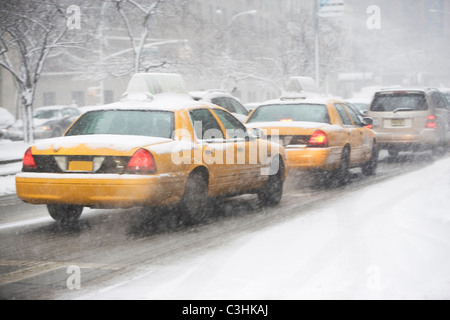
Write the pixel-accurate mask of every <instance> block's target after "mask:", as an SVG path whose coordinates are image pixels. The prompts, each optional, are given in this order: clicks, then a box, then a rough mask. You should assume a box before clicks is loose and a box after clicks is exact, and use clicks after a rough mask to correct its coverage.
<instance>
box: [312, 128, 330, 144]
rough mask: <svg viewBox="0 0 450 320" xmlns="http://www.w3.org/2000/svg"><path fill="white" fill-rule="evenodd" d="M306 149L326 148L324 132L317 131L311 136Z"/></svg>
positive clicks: (326, 139)
mask: <svg viewBox="0 0 450 320" xmlns="http://www.w3.org/2000/svg"><path fill="white" fill-rule="evenodd" d="M308 147H328V137H327V135H326V133H325V132H323V131H320V130H317V131H316V132H314V134H313V135H312V136H311V138H310V139H309V142H308Z"/></svg>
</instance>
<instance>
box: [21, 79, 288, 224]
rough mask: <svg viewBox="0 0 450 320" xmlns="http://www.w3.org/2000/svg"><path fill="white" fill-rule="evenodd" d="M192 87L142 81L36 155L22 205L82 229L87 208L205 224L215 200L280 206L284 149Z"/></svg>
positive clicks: (29, 163) (27, 161) (37, 148)
mask: <svg viewBox="0 0 450 320" xmlns="http://www.w3.org/2000/svg"><path fill="white" fill-rule="evenodd" d="M183 83H184V81H183V79H182V78H181V77H179V76H178V75H175V74H157V75H155V76H154V75H152V74H136V75H134V76H133V78H132V79H131V81H130V83H129V86H128V90H127V92H126V94H124V96H123V99H122V101H120V102H116V103H112V104H109V105H105V106H103V107H99V108H96V109H95V110H90V111H87V112H85V113H84V114H83V115H82V116H81V117H80V118H78V120H77V121H75V123H73V124H72V126H71V127H70V128H69V129H68V130H67V132H66V133H65V135H64V136H63V137H59V138H53V139H47V140H42V141H39V142H38V143H36V144H35V145H33V146H32V147H30V148H29V149H28V150H27V151H26V153H25V156H24V158H23V172H21V173H19V174H17V176H16V189H17V195H18V196H19V198H20V199H22V200H23V201H25V202H28V203H31V204H45V205H47V208H48V211H49V213H50V215H51V216H52V217H53V218H54V219H55V220H57V221H60V222H68V221H73V220H76V219H78V218H79V217H80V215H81V213H82V211H83V208H84V207H95V208H126V207H135V206H150V207H159V206H168V205H173V204H179V205H180V206H181V207H182V209H183V210H181V212H183V213H184V215H185V216H186V217H188V218H189V219H190V220H192V221H195V222H198V221H201V220H202V219H203V218H204V216H205V214H206V211H207V203H208V200H209V199H211V198H215V197H223V196H236V195H239V194H244V193H256V194H257V195H258V197H259V199H260V200H261V202H262V203H263V204H266V205H275V204H278V202H279V201H280V200H281V197H282V192H283V183H284V180H285V177H286V170H285V165H284V164H285V161H286V159H285V152H284V149H283V148H282V147H281V146H280V145H279V144H276V143H271V142H269V141H267V140H264V139H258V138H257V137H253V136H252V135H251V134H250V133H249V132H248V131H247V129H246V127H245V126H244V125H243V124H242V123H241V122H240V121H238V120H237V119H236V118H235V117H234V116H233V115H232V114H231V113H229V112H228V111H226V110H225V109H223V108H220V107H218V106H216V105H214V104H211V103H207V102H205V101H194V100H193V99H192V98H191V97H190V96H189V95H188V94H187V92H185V93H183V91H184V90H182V87H183ZM155 84H158V88H156V87H155ZM169 89H171V90H170V91H171V92H170V93H168V92H161V91H162V90H169ZM158 92H161V93H158ZM264 151H266V152H264Z"/></svg>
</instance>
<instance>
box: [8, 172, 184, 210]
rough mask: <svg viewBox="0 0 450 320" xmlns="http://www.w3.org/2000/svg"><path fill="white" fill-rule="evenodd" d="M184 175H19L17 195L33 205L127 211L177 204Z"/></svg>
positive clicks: (181, 191)
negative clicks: (63, 205) (137, 207)
mask: <svg viewBox="0 0 450 320" xmlns="http://www.w3.org/2000/svg"><path fill="white" fill-rule="evenodd" d="M183 181H184V180H183V179H182V177H181V176H175V175H154V176H137V175H116V174H58V173H51V174H49V173H45V174H43V173H19V174H17V175H16V189H17V195H18V197H19V198H20V199H22V200H23V201H25V202H28V203H32V204H73V205H83V206H88V207H106V208H127V207H134V206H142V205H151V206H161V205H168V204H171V203H174V202H177V201H179V200H180V199H181V197H182V194H183V192H184V183H183Z"/></svg>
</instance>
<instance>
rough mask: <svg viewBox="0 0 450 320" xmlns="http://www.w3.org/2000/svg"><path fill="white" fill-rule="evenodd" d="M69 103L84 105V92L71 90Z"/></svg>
mask: <svg viewBox="0 0 450 320" xmlns="http://www.w3.org/2000/svg"><path fill="white" fill-rule="evenodd" d="M71 103H74V104H76V105H77V106H78V107H84V105H85V102H84V92H83V91H73V92H72V99H71Z"/></svg>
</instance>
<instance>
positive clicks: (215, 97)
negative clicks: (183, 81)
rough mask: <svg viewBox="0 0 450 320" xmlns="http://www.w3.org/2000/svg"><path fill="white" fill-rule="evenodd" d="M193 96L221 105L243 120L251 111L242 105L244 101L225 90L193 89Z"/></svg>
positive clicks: (197, 99)
mask: <svg viewBox="0 0 450 320" xmlns="http://www.w3.org/2000/svg"><path fill="white" fill-rule="evenodd" d="M189 94H190V95H191V97H192V98H193V99H194V100H196V101H206V102H211V103H213V104H215V105H218V106H219V107H222V108H224V109H226V110H228V111H229V112H231V113H232V114H233V115H234V116H235V117H236V118H238V119H239V121H241V122H245V120H247V116H248V114H249V111H248V110H247V109H246V108H245V107H244V106H243V105H242V103H241V102H240V101H239V100H238V99H237V98H236V97H234V96H232V95H231V94H229V93H227V92H226V91H223V90H209V91H191V92H189Z"/></svg>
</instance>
